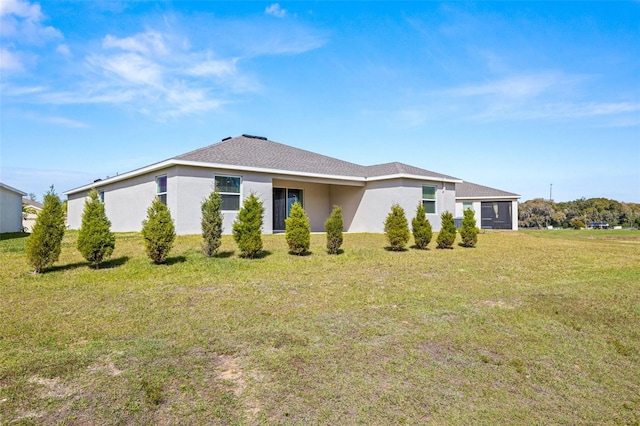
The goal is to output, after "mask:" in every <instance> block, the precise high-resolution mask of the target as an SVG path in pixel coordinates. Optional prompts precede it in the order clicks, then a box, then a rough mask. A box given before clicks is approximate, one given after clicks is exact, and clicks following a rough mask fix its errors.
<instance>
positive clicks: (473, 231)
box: [460, 209, 478, 247]
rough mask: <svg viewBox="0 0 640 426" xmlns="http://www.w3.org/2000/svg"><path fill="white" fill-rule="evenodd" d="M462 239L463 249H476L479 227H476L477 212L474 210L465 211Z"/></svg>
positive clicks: (461, 232)
mask: <svg viewBox="0 0 640 426" xmlns="http://www.w3.org/2000/svg"><path fill="white" fill-rule="evenodd" d="M460 237H462V243H461V245H462V247H475V246H476V244H477V243H478V226H477V225H476V216H475V212H474V211H473V210H472V209H466V210H465V211H464V217H463V218H462V227H461V228H460Z"/></svg>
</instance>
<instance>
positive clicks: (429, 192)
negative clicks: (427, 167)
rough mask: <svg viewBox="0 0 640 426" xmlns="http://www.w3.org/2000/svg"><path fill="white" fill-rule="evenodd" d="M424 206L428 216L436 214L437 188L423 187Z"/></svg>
mask: <svg viewBox="0 0 640 426" xmlns="http://www.w3.org/2000/svg"><path fill="white" fill-rule="evenodd" d="M422 205H423V206H424V210H425V212H426V213H427V214H435V213H436V187H435V186H432V185H422Z"/></svg>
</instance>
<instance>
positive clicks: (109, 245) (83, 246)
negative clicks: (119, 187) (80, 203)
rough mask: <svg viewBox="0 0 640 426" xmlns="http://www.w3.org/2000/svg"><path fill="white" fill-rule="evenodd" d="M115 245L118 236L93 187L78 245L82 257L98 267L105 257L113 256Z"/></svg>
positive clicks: (85, 208) (85, 209) (84, 212)
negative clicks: (112, 230) (112, 229)
mask: <svg viewBox="0 0 640 426" xmlns="http://www.w3.org/2000/svg"><path fill="white" fill-rule="evenodd" d="M115 246H116V237H115V235H114V234H113V232H111V222H110V221H109V219H108V218H107V215H106V214H105V211H104V204H102V203H101V202H100V200H99V199H98V192H96V190H95V189H92V190H91V191H89V199H88V200H86V201H85V202H84V211H83V212H82V225H81V226H80V231H79V232H78V241H77V243H76V247H77V249H78V251H79V252H80V254H82V257H84V258H85V259H86V260H87V262H90V263H91V264H92V265H93V266H94V267H95V268H96V269H97V268H99V267H100V263H101V262H102V261H103V260H104V259H108V258H109V256H111V254H112V253H113V249H114V248H115Z"/></svg>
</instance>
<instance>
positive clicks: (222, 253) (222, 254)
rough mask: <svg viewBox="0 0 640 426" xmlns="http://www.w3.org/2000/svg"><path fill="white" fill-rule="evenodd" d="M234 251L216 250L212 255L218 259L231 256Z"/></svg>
mask: <svg viewBox="0 0 640 426" xmlns="http://www.w3.org/2000/svg"><path fill="white" fill-rule="evenodd" d="M234 253H235V251H233V250H227V251H219V252H218V253H217V254H216V255H215V256H213V257H215V258H218V259H228V258H230V257H231V256H233V254H234Z"/></svg>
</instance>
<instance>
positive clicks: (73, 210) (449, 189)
mask: <svg viewBox="0 0 640 426" xmlns="http://www.w3.org/2000/svg"><path fill="white" fill-rule="evenodd" d="M461 184H464V182H463V181H462V179H459V178H456V177H453V176H448V175H445V174H441V173H437V172H432V171H429V170H424V169H421V168H418V167H413V166H410V165H407V164H402V163H385V164H378V165H374V166H362V165H359V164H354V163H350V162H347V161H342V160H339V159H337V158H333V157H328V156H325V155H321V154H317V153H314V152H310V151H306V150H302V149H299V148H295V147H292V146H288V145H284V144H281V143H278V142H274V141H270V140H268V139H267V138H265V137H261V136H252V135H242V136H238V137H234V138H225V139H223V140H222V141H220V142H218V143H215V144H213V145H210V146H207V147H204V148H200V149H197V150H195V151H191V152H188V153H186V154H182V155H178V156H176V157H173V158H170V159H167V160H165V161H161V162H159V163H155V164H151V165H149V166H146V167H143V168H140V169H137V170H133V171H130V172H127V173H123V174H120V175H117V176H113V177H109V178H107V179H104V180H96V181H95V182H93V183H90V184H87V185H84V186H82V187H79V188H75V189H72V190H69V191H66V192H65V193H64V194H65V195H67V197H68V210H67V219H68V225H69V228H71V229H78V228H79V227H80V224H81V217H82V211H83V208H84V200H85V198H86V197H87V194H88V192H89V190H90V189H91V188H95V189H96V190H97V191H98V194H99V197H100V199H101V200H102V201H103V202H104V205H105V211H106V214H107V216H108V217H109V219H110V220H111V224H112V228H111V229H112V230H113V231H115V232H125V231H139V230H140V229H141V227H142V225H141V223H142V221H143V220H144V219H145V218H146V211H147V208H148V207H149V205H150V204H151V201H152V199H153V197H160V199H161V200H162V201H163V202H164V203H165V204H166V205H167V206H168V207H169V210H170V211H171V215H172V217H173V219H174V222H175V226H176V232H177V233H178V234H199V233H200V232H201V228H200V219H201V214H200V205H201V203H202V201H203V200H204V199H205V198H206V197H207V196H208V195H209V193H210V192H211V191H212V190H213V188H214V185H215V186H217V188H218V191H219V192H220V194H221V195H222V203H223V216H224V232H225V233H231V229H232V224H233V221H234V220H235V219H236V217H237V213H238V210H239V209H240V207H241V205H242V200H243V199H244V198H245V197H247V196H248V195H249V194H251V193H255V194H256V195H257V196H258V197H259V198H260V199H261V200H262V201H263V203H264V207H265V216H264V226H263V232H264V233H265V234H271V233H274V232H280V231H284V229H285V225H284V224H285V222H284V221H285V218H286V217H287V216H288V214H289V209H290V207H291V205H292V204H293V203H294V202H296V201H299V202H301V203H302V205H303V207H304V209H305V211H306V212H307V215H308V216H309V220H310V225H311V230H312V231H324V222H325V220H326V219H327V217H329V214H330V213H331V209H332V207H333V206H334V205H339V206H341V207H342V214H343V221H344V229H345V231H347V232H383V226H384V225H383V223H384V220H385V218H386V216H387V214H388V213H389V210H390V208H391V205H392V204H393V203H398V204H400V205H401V206H402V207H403V208H404V209H405V211H406V212H407V216H408V218H409V219H410V218H411V217H412V216H413V214H414V212H415V209H416V206H417V205H418V203H420V202H422V203H423V204H424V206H425V208H426V210H427V218H428V219H429V221H430V222H431V224H432V226H433V228H434V230H436V231H437V230H439V229H440V215H441V214H442V213H443V212H445V211H449V212H452V213H454V212H456V203H457V202H458V200H457V198H456V186H457V185H461ZM505 194H506V193H505ZM479 195H480V197H479V198H478V199H477V202H480V203H482V202H483V201H482V200H484V201H488V199H486V200H485V199H484V198H482V194H479ZM511 196H512V197H511V198H512V199H513V206H515V207H513V206H512V210H511V212H512V215H513V216H514V217H516V219H517V199H518V195H516V194H511ZM474 200H475V199H474ZM499 200H500V201H503V199H502V198H500V199H499ZM460 202H461V203H464V202H466V201H464V200H460ZM514 208H515V210H513V209H514ZM475 211H476V212H477V213H476V214H478V213H480V212H481V208H478V209H476V210H475ZM478 223H480V217H478ZM513 223H514V224H515V225H512V229H516V228H515V227H517V220H516V221H515V222H513Z"/></svg>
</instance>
